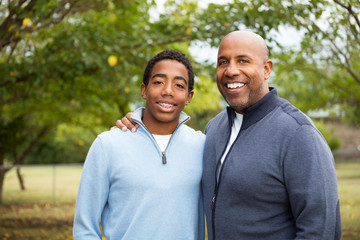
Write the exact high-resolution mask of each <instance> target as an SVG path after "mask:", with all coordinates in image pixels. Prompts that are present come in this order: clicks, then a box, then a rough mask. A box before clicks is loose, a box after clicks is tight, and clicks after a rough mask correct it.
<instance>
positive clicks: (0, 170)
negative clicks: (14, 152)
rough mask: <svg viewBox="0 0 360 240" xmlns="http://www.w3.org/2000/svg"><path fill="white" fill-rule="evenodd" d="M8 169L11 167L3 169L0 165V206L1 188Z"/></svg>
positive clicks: (0, 200)
mask: <svg viewBox="0 0 360 240" xmlns="http://www.w3.org/2000/svg"><path fill="white" fill-rule="evenodd" d="M10 169H11V167H9V168H4V165H0V204H1V203H2V194H3V186H4V180H5V174H6V172H7V171H9V170H10Z"/></svg>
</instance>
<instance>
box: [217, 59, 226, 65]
mask: <svg viewBox="0 0 360 240" xmlns="http://www.w3.org/2000/svg"><path fill="white" fill-rule="evenodd" d="M227 62H228V61H226V60H221V61H219V62H218V65H219V66H221V65H223V64H226V63H227Z"/></svg>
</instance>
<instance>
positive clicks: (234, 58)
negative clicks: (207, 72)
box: [216, 34, 272, 113]
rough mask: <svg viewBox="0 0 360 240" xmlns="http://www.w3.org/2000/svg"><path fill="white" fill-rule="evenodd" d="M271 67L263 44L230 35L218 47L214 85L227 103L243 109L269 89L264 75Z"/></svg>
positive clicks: (237, 109) (260, 97)
mask: <svg viewBox="0 0 360 240" xmlns="http://www.w3.org/2000/svg"><path fill="white" fill-rule="evenodd" d="M234 35H235V34H234ZM271 68H272V62H271V61H269V60H267V56H266V54H265V48H264V47H263V45H261V44H259V43H258V42H257V41H252V39H251V38H249V37H248V38H246V37H241V36H233V35H230V36H227V37H225V38H224V39H223V40H222V42H221V44H220V47H219V52H218V59H217V71H216V79H217V86H218V88H219V91H220V93H221V94H222V96H223V97H224V98H225V100H226V101H227V103H228V104H229V105H230V106H231V107H232V108H233V109H235V111H236V112H238V113H243V111H244V109H246V108H248V107H250V106H252V105H253V104H255V103H256V102H258V101H259V100H260V99H262V98H263V97H264V96H265V95H266V93H267V92H268V91H269V89H268V83H267V79H268V78H269V76H270V72H271Z"/></svg>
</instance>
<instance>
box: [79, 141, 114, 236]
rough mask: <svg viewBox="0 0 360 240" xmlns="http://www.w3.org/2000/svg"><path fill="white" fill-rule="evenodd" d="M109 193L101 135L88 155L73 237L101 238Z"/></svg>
mask: <svg viewBox="0 0 360 240" xmlns="http://www.w3.org/2000/svg"><path fill="white" fill-rule="evenodd" d="M108 194H109V174H108V160H107V159H106V157H105V153H104V150H103V145H102V141H101V139H100V137H97V138H96V139H95V141H94V143H93V144H92V146H91V148H90V150H89V152H88V155H87V157H86V160H85V163H84V167H83V171H82V174H81V180H80V185H79V190H78V194H77V200H76V207H75V217H74V227H73V237H74V240H76V239H86V240H90V239H101V238H102V237H101V231H100V227H99V224H100V221H101V215H102V212H103V209H104V206H105V204H106V202H107V198H108Z"/></svg>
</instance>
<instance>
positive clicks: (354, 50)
mask: <svg viewBox="0 0 360 240" xmlns="http://www.w3.org/2000/svg"><path fill="white" fill-rule="evenodd" d="M155 7H156V2H155V1H150V0H148V1H146V0H61V1H59V0H46V1H45V0H27V1H26V0H12V1H6V0H5V1H0V166H5V165H12V164H22V163H60V162H82V161H83V160H84V158H85V155H86V152H87V150H88V148H89V146H90V144H91V143H92V141H93V140H94V138H95V137H96V135H97V134H98V133H100V132H102V131H106V130H108V129H109V127H110V126H112V125H114V122H115V120H116V119H118V118H120V117H122V116H124V114H125V113H127V112H128V111H131V110H134V109H135V108H136V107H138V106H141V105H142V104H143V101H142V99H141V98H140V94H139V92H140V91H139V90H140V84H141V80H142V74H143V71H144V68H145V66H146V63H147V61H148V60H149V59H150V58H151V57H152V56H154V55H155V54H156V53H157V52H159V51H161V50H164V49H176V50H179V51H182V52H184V53H186V54H187V56H188V57H189V58H190V59H191V60H192V62H193V65H194V69H195V72H196V76H197V78H196V83H195V95H194V98H193V100H192V103H191V104H190V105H189V106H188V107H186V109H185V111H186V112H187V113H188V114H190V115H191V116H192V119H191V121H190V122H189V125H191V126H192V127H194V128H196V129H199V130H203V129H204V128H205V126H206V123H207V122H208V120H210V119H211V118H212V117H214V116H215V115H216V114H217V113H218V112H219V111H220V110H221V109H223V107H224V105H225V104H224V102H223V100H222V98H221V96H220V94H219V93H218V91H217V87H216V82H215V66H214V64H213V63H212V62H211V61H209V62H206V61H205V62H204V61H197V60H196V58H195V56H192V55H191V52H190V50H189V47H190V46H191V45H192V44H194V43H196V42H201V43H206V44H208V45H209V46H211V47H218V45H219V42H220V40H221V38H222V37H223V36H224V35H226V34H227V33H228V32H230V31H232V30H237V29H250V30H253V31H255V32H257V33H259V34H260V35H261V36H263V37H264V38H265V40H266V41H267V43H268V44H269V46H270V51H271V58H272V59H273V61H274V63H275V64H274V69H273V74H272V77H271V82H270V83H271V84H270V85H273V86H276V87H277V88H278V90H279V93H280V95H281V96H282V97H285V98H287V99H289V101H291V102H292V103H293V104H294V105H295V106H297V107H299V108H300V109H301V110H302V111H304V112H305V113H306V112H308V111H310V110H313V111H314V110H315V111H316V110H320V109H321V110H326V111H329V112H330V113H334V114H336V115H338V116H340V117H341V118H342V119H343V120H344V121H347V122H351V123H359V122H360V115H359V114H360V109H359V107H360V104H359V102H360V80H359V78H360V76H359V75H360V74H359V68H360V67H359V66H360V64H359V54H358V53H359V52H360V51H359V50H360V49H359V28H360V22H359V19H358V13H359V8H360V5H359V1H355V0H346V1H345V0H344V1H327V0H309V1H293V0H286V1H279V0H268V1H257V0H252V1H240V0H233V1H228V2H226V3H225V4H221V3H219V4H215V3H211V4H209V5H207V6H206V7H200V6H199V4H198V2H197V1H191V0H182V1H174V0H168V1H166V3H165V6H164V11H162V12H161V13H159V14H155V12H156V11H155V9H156V8H155ZM284 28H285V29H290V28H291V29H295V30H297V31H299V33H300V34H301V36H302V37H301V40H300V42H299V43H298V44H297V45H296V44H295V46H293V47H289V46H285V45H283V44H282V43H281V41H279V37H277V36H278V34H279V31H280V29H284ZM284 36H285V37H287V38H290V39H291V36H287V33H286V32H285V35H283V37H284ZM109 57H112V58H113V59H115V60H116V63H115V64H110V63H109V62H108V59H109ZM212 60H213V61H215V59H212ZM334 109H335V110H334ZM322 131H323V133H324V135H325V136H327V135H328V134H327V132H328V130H327V129H325V128H324V129H322ZM334 141H335V142H336V140H334ZM331 145H332V146H334V148H336V147H338V146H339V144H337V143H333V144H331ZM6 171H7V169H1V170H0V193H1V192H2V186H3V179H4V176H5V174H6ZM0 199H1V195H0Z"/></svg>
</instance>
